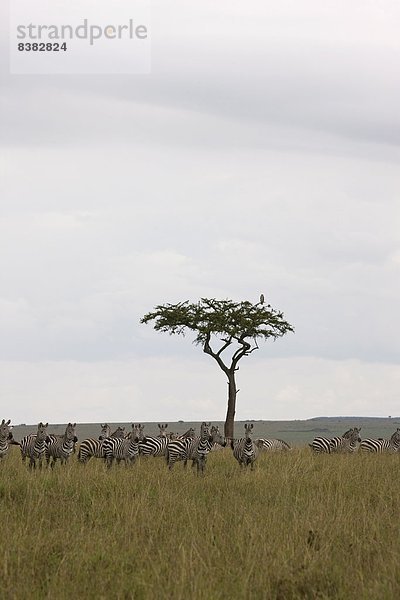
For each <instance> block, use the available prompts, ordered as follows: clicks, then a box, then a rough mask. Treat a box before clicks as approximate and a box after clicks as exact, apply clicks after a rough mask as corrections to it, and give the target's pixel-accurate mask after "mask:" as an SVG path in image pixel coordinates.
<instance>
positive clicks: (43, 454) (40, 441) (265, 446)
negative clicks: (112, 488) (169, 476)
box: [0, 419, 400, 475]
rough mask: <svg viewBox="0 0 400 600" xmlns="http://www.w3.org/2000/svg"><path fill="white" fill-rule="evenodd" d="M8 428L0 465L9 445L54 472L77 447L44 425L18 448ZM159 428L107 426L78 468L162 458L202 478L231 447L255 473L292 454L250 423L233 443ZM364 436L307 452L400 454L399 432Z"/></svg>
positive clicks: (213, 432) (82, 452) (204, 433)
mask: <svg viewBox="0 0 400 600" xmlns="http://www.w3.org/2000/svg"><path fill="white" fill-rule="evenodd" d="M10 423H11V421H10V419H9V420H8V421H7V422H6V421H5V419H3V420H2V422H1V425H0V460H1V459H2V458H4V457H5V456H6V455H7V453H8V450H9V446H10V445H11V444H15V445H18V446H19V447H20V450H21V456H22V461H23V462H25V461H26V459H27V458H29V467H30V468H36V464H38V465H39V467H40V468H41V467H42V463H43V460H44V459H45V460H46V462H47V465H48V466H50V467H54V465H55V464H56V462H57V460H60V462H61V464H65V463H66V462H67V461H68V460H69V458H70V456H71V455H72V454H73V452H75V444H76V443H77V441H78V438H77V437H76V435H75V428H76V423H68V425H67V426H66V429H65V433H64V434H63V435H55V434H50V433H48V432H47V428H48V423H42V422H40V423H39V424H38V428H37V432H36V433H31V434H29V435H26V436H25V437H24V438H22V440H21V441H20V442H16V441H15V440H14V438H13V434H12V427H11V424H10ZM158 428H159V434H158V436H146V435H145V433H144V425H142V424H140V423H139V424H135V423H134V424H132V429H131V431H130V432H128V433H126V432H125V428H124V427H117V429H116V430H115V431H114V432H111V428H110V426H109V425H108V424H104V425H101V432H100V435H99V437H98V438H97V439H96V438H88V439H85V440H83V441H82V442H81V444H80V446H79V451H78V462H79V463H81V464H86V463H87V462H88V461H89V460H90V459H91V458H101V459H103V460H104V461H105V463H106V465H107V467H108V468H111V466H112V465H113V463H114V461H115V462H116V463H120V462H121V461H123V462H124V463H125V464H126V465H127V464H132V463H134V462H135V461H136V459H137V458H138V457H139V456H143V457H145V458H149V457H157V456H162V457H164V458H165V460H166V464H167V466H168V469H169V470H171V469H172V468H173V466H174V464H175V463H176V462H178V461H183V463H184V466H185V467H186V465H187V463H188V461H192V467H196V469H197V473H198V474H200V475H203V474H204V471H205V466H206V462H207V457H208V454H209V453H210V452H212V451H215V450H217V449H219V448H223V447H225V446H227V445H228V443H229V445H230V446H231V448H232V451H233V456H234V458H235V459H236V460H237V462H238V463H239V465H240V466H241V467H247V466H250V469H251V470H252V469H253V468H254V464H255V461H256V460H257V458H258V456H259V454H260V451H265V452H287V451H291V447H290V446H289V444H288V443H287V442H285V441H283V440H280V439H264V438H259V439H257V440H253V439H252V435H253V424H252V423H250V424H245V426H244V437H243V438H240V439H229V440H228V439H227V438H225V437H224V436H223V435H222V434H221V433H220V431H219V428H218V426H215V425H211V423H208V422H203V423H202V424H201V427H200V435H199V436H196V435H195V430H194V429H193V428H192V427H191V428H190V429H188V430H187V431H186V432H185V433H184V434H182V435H180V436H178V435H173V434H168V433H167V428H168V424H167V423H159V424H158ZM360 431H361V428H358V427H353V428H351V429H349V430H348V431H346V432H345V433H344V434H343V435H342V436H337V437H333V438H325V437H316V438H315V439H314V440H313V441H312V443H311V444H309V446H310V448H311V450H312V451H313V452H314V453H315V454H333V453H354V452H357V451H358V450H361V451H364V452H373V453H383V452H388V453H395V452H400V428H397V430H396V431H395V432H394V433H393V435H392V436H391V438H390V439H389V440H386V439H383V438H378V439H364V440H361V437H360Z"/></svg>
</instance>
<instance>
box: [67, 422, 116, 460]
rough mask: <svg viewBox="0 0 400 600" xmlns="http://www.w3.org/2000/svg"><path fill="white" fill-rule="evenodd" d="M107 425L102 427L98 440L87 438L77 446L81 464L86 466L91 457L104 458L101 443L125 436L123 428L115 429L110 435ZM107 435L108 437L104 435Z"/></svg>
mask: <svg viewBox="0 0 400 600" xmlns="http://www.w3.org/2000/svg"><path fill="white" fill-rule="evenodd" d="M110 431H111V430H110V426H109V425H102V428H101V433H100V436H99V439H98V440H96V439H94V438H88V439H86V440H83V441H82V443H81V444H80V446H79V452H78V461H79V462H80V463H82V464H86V463H87V462H88V461H89V460H90V459H91V458H92V457H94V458H105V453H104V445H103V442H104V441H105V440H106V439H108V438H110V437H111V438H123V437H124V435H125V427H117V429H116V430H115V431H114V432H113V433H110ZM106 433H108V434H109V435H105V434H106Z"/></svg>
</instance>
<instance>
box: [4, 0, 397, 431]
mask: <svg viewBox="0 0 400 600" xmlns="http://www.w3.org/2000/svg"><path fill="white" fill-rule="evenodd" d="M252 7H253V8H252V9H251V11H250V8H249V7H246V8H244V5H243V3H238V2H233V3H232V2H225V1H224V2H223V3H221V7H218V8H216V7H215V4H213V5H212V4H211V3H210V2H205V3H202V5H201V6H200V7H198V8H196V9H194V8H193V7H190V10H189V8H188V6H187V3H183V2H178V1H176V2H175V3H174V4H173V7H172V5H171V6H169V7H168V11H167V9H166V7H165V5H164V7H163V6H162V5H161V3H155V8H154V10H153V14H154V23H153V46H154V51H153V73H152V75H151V76H148V77H147V76H146V77H142V76H140V77H120V76H113V77H98V76H93V77H87V78H85V77H74V76H70V77H54V76H53V77H50V76H49V77H47V76H41V77H33V76H32V77H29V76H27V77H15V76H13V77H11V76H8V75H7V73H5V72H4V71H3V74H2V81H3V83H4V85H3V95H2V109H1V114H2V129H1V131H2V139H1V143H2V146H1V147H2V148H3V152H2V160H3V164H4V167H3V171H2V190H1V193H2V206H1V212H0V270H1V273H2V277H1V283H0V333H1V335H0V359H1V361H3V362H4V365H8V366H10V365H12V367H10V368H11V370H12V372H14V373H18V376H17V375H16V376H15V378H11V379H10V380H9V383H8V384H7V386H6V387H4V388H3V390H2V391H1V390H0V392H1V393H2V396H3V397H4V398H6V397H7V398H9V397H14V395H15V394H17V392H16V390H17V387H18V399H19V400H18V401H20V402H22V403H23V405H24V406H25V404H24V403H25V402H26V399H27V398H30V399H33V398H35V397H39V396H41V395H42V396H43V398H49V397H50V396H51V394H53V393H54V389H55V387H56V380H57V378H58V377H59V378H60V381H62V382H63V385H65V386H66V388H68V389H69V390H73V393H74V394H75V395H76V398H80V399H81V398H82V396H81V394H80V392H79V391H78V389H77V388H76V387H74V385H73V384H72V382H71V378H73V370H74V368H75V366H76V365H79V367H76V368H78V369H80V370H81V373H82V377H81V378H80V379H79V382H80V383H79V385H82V386H83V388H84V389H85V383H84V382H85V380H86V379H85V378H89V379H90V381H92V384H93V386H92V387H93V390H95V391H93V393H91V395H90V401H89V400H88V402H89V404H88V406H89V405H90V407H92V409H93V410H96V411H97V414H98V415H104V418H106V414H107V411H106V408H107V407H108V403H109V402H110V398H111V397H112V396H113V394H114V391H115V394H117V395H118V396H119V398H120V403H121V404H120V405H118V403H117V405H116V406H119V408H118V411H121V414H122V413H123V414H128V409H127V407H128V406H129V399H128V396H129V394H128V393H126V390H125V391H123V389H122V388H120V387H118V386H117V387H116V388H115V389H114V388H113V390H111V388H109V387H107V385H106V384H105V383H104V381H103V379H102V369H103V368H104V364H107V369H109V373H110V377H113V378H116V377H117V373H119V369H120V368H121V367H120V366H118V365H120V363H124V364H125V362H129V365H130V366H129V369H131V370H132V373H133V372H135V373H136V372H137V369H139V370H140V367H139V366H138V365H141V364H142V361H148V362H146V364H147V365H150V364H152V365H153V366H154V364H155V363H151V361H152V360H156V361H158V362H157V365H158V366H157V368H160V369H161V366H160V365H161V363H162V361H163V360H165V361H168V360H171V363H170V364H169V368H170V369H171V379H170V381H169V385H170V387H171V396H165V395H163V394H162V387H161V386H160V387H157V386H155V387H154V382H153V380H151V388H148V386H149V380H150V379H151V378H150V376H149V379H147V380H144V379H140V384H139V383H138V384H137V386H134V392H133V391H132V393H134V394H135V397H136V398H137V401H138V402H139V401H140V399H141V398H147V395H146V394H147V393H149V394H151V395H152V397H159V398H160V399H161V398H163V400H162V401H163V402H164V403H166V404H168V403H170V404H168V406H169V407H170V410H171V414H172V413H174V415H176V416H177V417H178V416H179V410H181V408H182V403H183V402H184V398H185V397H186V396H187V393H188V388H189V387H190V385H189V383H188V381H187V380H186V379H185V385H187V386H188V387H186V388H184V385H183V384H182V385H181V384H178V383H177V382H179V380H180V377H181V368H180V367H179V361H182V360H185V359H186V358H187V357H190V359H191V360H193V361H194V363H193V364H194V365H197V366H193V368H192V370H191V373H193V377H195V373H196V368H199V369H202V368H203V367H202V366H201V365H203V361H204V360H205V358H204V357H203V356H202V355H201V353H200V352H199V349H196V348H194V347H193V346H192V345H191V343H190V339H185V340H176V339H173V338H168V337H167V336H161V335H158V334H156V333H155V332H153V331H152V329H151V328H150V327H144V326H140V325H139V324H138V321H139V319H140V317H141V316H142V314H143V313H144V312H146V311H147V310H149V309H151V308H152V306H153V305H154V304H156V303H159V302H166V301H177V300H181V299H186V298H187V299H191V300H196V299H197V298H199V297H201V296H207V295H208V296H219V297H233V298H248V299H254V300H256V299H257V298H258V296H259V293H260V292H261V291H263V292H264V293H265V294H266V297H267V298H268V301H270V302H271V304H272V305H274V306H277V307H278V308H281V309H282V310H284V312H285V315H286V317H287V319H288V320H289V321H290V322H292V323H293V324H294V325H295V327H296V334H295V335H294V336H288V337H287V338H285V339H283V340H279V341H277V342H276V343H275V344H269V345H268V344H267V345H265V346H263V347H262V348H261V349H260V355H262V356H263V357H264V359H265V360H266V361H267V362H268V361H272V360H273V359H274V358H277V357H278V358H279V360H281V361H282V362H281V363H280V364H281V365H282V369H281V370H279V376H280V377H281V378H282V379H287V378H289V379H290V384H288V385H287V386H286V387H285V385H284V384H283V382H281V383H279V382H278V380H276V384H274V388H273V390H272V389H271V395H272V397H273V398H274V399H275V400H276V402H277V403H278V405H280V404H279V403H283V404H282V407H285V408H282V411H284V413H285V416H289V412H290V410H291V409H292V411H293V416H295V415H296V416H297V417H298V416H301V414H304V415H307V416H312V415H313V414H323V413H324V410H328V408H329V411H330V414H333V413H334V412H335V410H334V408H333V407H334V406H335V402H337V403H338V404H337V406H338V409H337V411H336V412H339V411H341V412H343V410H342V408H340V407H341V406H343V407H345V406H348V407H349V410H350V411H351V410H353V411H356V410H359V412H363V411H362V410H361V408H359V407H360V406H361V407H362V404H361V405H360V402H361V400H360V398H364V399H365V402H366V406H368V410H369V411H370V412H369V414H373V406H374V405H376V407H377V409H376V410H377V412H379V410H380V409H381V404H380V403H379V402H378V401H377V399H376V398H377V388H376V386H375V384H373V381H374V377H378V375H377V374H378V373H379V377H378V380H379V385H381V386H382V397H384V396H385V394H386V391H385V387H384V377H383V376H381V374H382V373H384V372H386V371H385V369H389V370H390V372H391V373H392V371H391V369H392V367H391V366H390V364H393V363H396V362H398V360H399V358H400V356H399V355H400V346H399V343H398V338H399V335H398V327H397V326H396V322H397V314H396V307H397V302H398V297H399V292H400V290H399V285H400V284H399V281H400V278H399V267H400V243H399V242H400V240H399V231H400V222H399V221H400V208H399V203H398V195H399V191H400V181H399V176H398V160H399V154H398V142H399V117H398V109H397V107H398V105H399V104H400V89H399V80H398V78H397V77H395V76H394V73H395V72H396V70H395V69H397V64H398V58H399V42H398V33H397V27H396V24H397V23H398V17H399V16H400V13H399V9H398V7H397V5H395V4H393V3H391V2H389V1H388V2H367V3H365V2H361V1H360V2H358V1H357V2H354V3H352V7H351V8H350V7H346V11H347V12H346V19H344V13H343V11H342V10H340V6H339V5H338V4H337V2H336V3H333V2H326V3H324V4H323V6H322V5H321V3H320V2H318V3H316V2H311V0H309V1H306V0H304V1H302V2H301V3H298V2H297V3H294V2H289V0H287V1H286V2H283V3H282V4H280V5H279V6H276V5H275V4H273V3H266V4H265V3H261V2H260V3H254V6H253V5H252ZM167 13H168V14H167ZM168 15H169V16H168ZM205 25H207V26H206V27H205ZM308 357H313V358H308ZM333 359H334V360H335V361H336V362H337V367H335V366H334V365H333V363H332V360H333ZM307 360H310V361H311V362H310V363H309V364H312V365H313V366H312V368H311V367H310V366H307V370H306V371H307V373H308V376H309V378H313V377H314V378H315V385H314V384H313V383H310V384H309V386H310V388H309V391H310V398H312V401H311V400H310V401H309V402H308V401H307V394H306V391H305V390H306V389H307V386H306V384H305V383H304V381H305V380H304V377H303V376H302V375H301V374H300V371H301V368H298V365H304V364H305V363H304V362H301V361H307ZM160 361H161V362H160ZM296 361H300V362H296ZM349 361H351V362H349ZM357 361H361V366H360V370H362V377H363V384H362V385H361V384H360V388H359V390H357V376H356V373H357V369H358V367H354V369H355V370H354V373H355V374H354V375H351V370H352V368H353V366H354V365H355V364H356V363H357V364H358V362H357ZM71 362H72V364H73V365H75V366H74V367H73V368H72V367H71V368H70V366H68V365H70V364H71ZM42 363H45V364H46V365H47V367H46V368H47V369H48V370H49V369H50V370H51V371H52V373H51V375H50V374H49V376H50V377H51V379H52V381H53V383H52V388H51V394H50V392H47V391H46V386H45V383H44V381H43V379H42V375H40V377H39V376H38V377H37V378H36V375H35V376H33V375H32V377H33V380H31V381H28V379H29V377H28V379H27V380H26V385H25V387H24V386H22V387H21V386H20V385H18V386H17V387H16V381H17V379H18V377H22V379H21V381H23V379H24V378H23V376H21V373H23V372H26V373H27V374H30V373H34V372H35V373H39V372H41V373H42V371H41V366H40V365H41V364H42ZM362 363H368V365H369V366H368V365H363V364H362ZM385 363H387V364H385ZM113 365H114V366H113ZM115 365H117V366H115ZM250 365H251V361H250V360H249V362H248V363H247V365H246V367H243V374H244V373H249V374H251V378H253V379H252V382H250V381H249V377H247V376H246V377H247V378H246V379H245V380H244V381H245V384H246V386H247V388H248V389H249V390H250V389H251V395H252V397H253V398H254V401H251V402H250V404H249V409H248V410H249V412H248V413H243V414H245V416H251V411H252V410H253V411H254V412H257V411H261V410H262V407H263V406H264V402H265V400H264V399H263V398H264V396H262V394H260V392H259V391H257V390H260V389H262V387H263V385H264V371H265V368H266V367H265V365H264V363H263V362H262V360H257V361H255V363H254V366H251V367H250ZM285 365H286V366H285ZM294 365H296V366H294ZM327 365H329V368H328V367H327ZM114 367H115V371H114V372H113V368H114ZM4 368H6V367H4ZM7 368H8V367H7ZM146 368H147V367H146ZM148 368H149V370H151V368H153V367H150V366H148ZM325 368H327V369H328V370H329V375H328V374H327V371H326V370H325ZM21 369H22V370H21ZM24 369H25V371H24ZM210 369H211V367H210ZM285 369H286V372H285ZM291 369H294V370H293V371H291ZM313 369H315V372H314V373H313ZM341 369H343V372H345V373H346V374H347V375H346V376H348V377H349V378H350V379H351V385H350V384H349V386H348V389H347V391H346V394H347V396H346V398H347V400H346V402H348V404H343V405H342V404H340V402H341V400H339V399H340V398H341V394H340V390H341V389H342V386H343V380H342V376H341V373H342V371H341ZM43 372H44V371H43ZM112 372H113V373H114V374H113V375H111V373H112ZM149 372H150V371H149ZM124 373H125V372H124ZM290 373H291V375H290ZM325 376H326V377H327V378H328V379H329V385H328V383H327V385H326V386H325V387H324V385H323V378H324V377H325ZM124 377H125V374H124ZM126 377H127V375H126ZM215 377H216V378H217V379H218V377H222V375H221V374H218V375H217V374H216V375H215ZM296 377H298V378H299V382H297V383H296ZM391 377H392V375H391ZM210 381H211V383H210V387H206V388H204V390H203V391H204V397H207V398H208V399H209V400H207V402H210V403H212V400H211V398H212V391H211V385H214V379H212V380H210ZM215 381H216V380H215ZM218 381H220V379H218ZM300 381H301V383H300ZM317 382H318V384H317ZM175 384H176V386H177V387H176V390H177V391H176V394H174V393H173V392H172V388H173V386H174V385H175ZM21 385H22V384H21ZM126 385H128V384H126ZM218 386H220V387H218V392H217V393H218V394H223V395H224V394H225V387H224V386H225V383H224V381H223V379H222V380H221V384H218ZM374 386H375V387H374ZM390 386H391V387H390V390H392V389H393V385H392V384H390ZM122 387H123V386H122ZM369 387H370V389H371V390H374V391H373V392H372V391H371V393H369V392H368V389H369ZM147 389H149V390H151V391H149V392H147V391H146V390H147ZM28 390H29V391H28ZM102 390H103V391H102ZM129 390H130V391H131V388H129ZM299 390H300V391H299ZM82 393H83V392H82ZM129 393H130V392H129ZM318 394H321V397H324V398H328V399H329V398H330V399H331V400H329V402H331V404H329V402H328V400H327V404H324V403H323V402H322V404H321V410H318V406H319V405H318ZM351 394H353V397H354V404H352V403H351V402H350V398H351ZM96 395H97V398H98V400H96ZM389 395H390V398H392V397H393V393H392V391H390V394H389ZM48 401H49V400H44V405H43V406H45V405H46V402H48ZM160 401H161V400H160ZM154 402H156V401H155V400H154ZM199 402H200V400H199ZM285 402H286V403H287V404H285ZM300 402H301V403H304V409H302V410H303V413H301V411H300V412H298V405H299V403H300ZM388 402H389V401H388ZM390 402H392V400H390ZM374 403H375V404H374ZM222 404H223V403H222ZM78 406H79V402H78V403H77V405H76V410H77V411H78V412H79V408H78ZM160 406H161V405H160ZM164 406H165V404H164ZM195 406H196V402H195V400H193V403H192V405H191V408H190V410H191V411H192V412H191V415H193V418H194V416H195V415H197V414H199V413H200V412H201V411H198V410H197V409H196V408H195ZM200 406H202V407H203V405H202V404H201V403H200ZM206 406H208V405H207V403H206V404H204V408H205V407H206ZM382 406H383V405H382ZM384 406H387V410H385V413H386V412H387V413H388V414H390V413H391V412H394V411H393V410H392V409H391V408H390V410H389V404H386V405H384ZM391 406H392V404H390V407H391ZM352 407H353V408H352ZM156 408H157V404H155V405H154V407H153V408H152V411H153V412H154V415H155V413H156ZM85 410H86V409H85ZM116 410H117V408H116ZM268 410H270V409H268ZM160 411H161V408H160ZM296 411H297V412H296ZM153 412H151V416H153ZM32 414H33V413H32ZM35 414H36V413H35ZM84 414H85V417H84V416H83V415H84ZM86 414H87V413H86V412H85V411H84V410H82V411H81V413H80V415H81V417H79V416H78V415H77V417H76V418H77V419H79V418H82V419H83V418H87V417H86ZM162 414H163V415H165V416H166V417H168V415H166V414H165V413H162ZM218 414H219V416H221V413H218ZM257 414H260V412H257ZM269 414H270V413H269ZM281 414H282V415H283V412H282V413H281ZM149 415H150V413H149ZM191 415H189V416H191ZM274 415H275V416H279V415H278V412H276V413H274ZM144 416H146V415H144ZM264 416H266V417H267V416H268V415H267V414H265V415H264ZM38 418H42V415H39V416H38ZM46 418H47V417H46ZM49 418H50V417H49ZM98 418H100V416H98ZM107 418H110V417H107ZM115 418H116V419H118V418H122V416H121V417H119V415H116V416H115ZM146 418H150V416H149V417H146ZM154 418H156V417H155V416H154ZM157 418H158V417H157ZM160 418H161V416H160ZM163 418H164V417H163ZM171 418H172V417H171ZM185 418H186V417H185ZM199 418H201V416H199ZM60 419H61V417H60ZM21 420H26V419H23V417H21Z"/></svg>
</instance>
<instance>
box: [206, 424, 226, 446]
mask: <svg viewBox="0 0 400 600" xmlns="http://www.w3.org/2000/svg"><path fill="white" fill-rule="evenodd" d="M209 441H210V442H211V444H219V445H220V446H226V439H225V438H224V436H223V435H222V434H221V432H220V430H219V427H218V425H217V426H215V425H213V426H212V427H211V431H210V437H209Z"/></svg>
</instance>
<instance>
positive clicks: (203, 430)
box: [200, 421, 211, 440]
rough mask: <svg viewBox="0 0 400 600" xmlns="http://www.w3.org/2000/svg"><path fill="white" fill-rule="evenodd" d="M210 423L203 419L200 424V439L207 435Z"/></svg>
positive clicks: (205, 437)
mask: <svg viewBox="0 0 400 600" xmlns="http://www.w3.org/2000/svg"><path fill="white" fill-rule="evenodd" d="M210 425H211V423H206V422H205V421H203V423H202V424H201V427H200V439H201V440H205V439H207V438H208V437H209V435H210Z"/></svg>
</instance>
